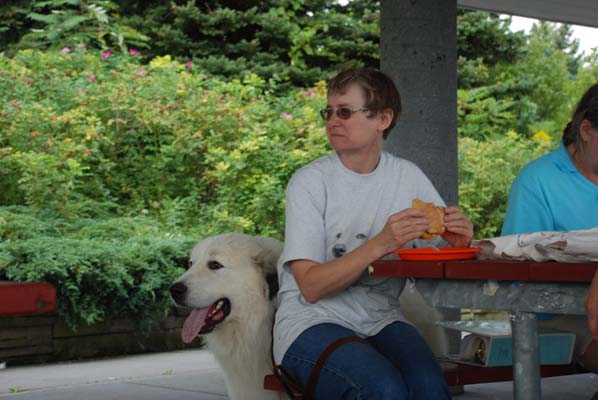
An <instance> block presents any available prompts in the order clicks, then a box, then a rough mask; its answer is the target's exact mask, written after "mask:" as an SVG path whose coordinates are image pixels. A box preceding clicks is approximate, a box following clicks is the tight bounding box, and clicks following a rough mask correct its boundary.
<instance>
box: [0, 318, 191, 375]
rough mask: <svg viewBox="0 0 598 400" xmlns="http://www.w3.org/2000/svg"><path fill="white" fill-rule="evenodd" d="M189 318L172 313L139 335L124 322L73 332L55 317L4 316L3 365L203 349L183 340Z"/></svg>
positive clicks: (0, 333)
mask: <svg viewBox="0 0 598 400" xmlns="http://www.w3.org/2000/svg"><path fill="white" fill-rule="evenodd" d="M186 316H187V313H185V312H182V311H180V310H173V311H172V312H171V314H170V315H169V316H168V317H166V318H165V319H164V320H163V321H162V322H160V324H159V326H158V327H157V328H156V329H154V331H153V332H151V333H150V334H149V335H143V334H141V333H139V332H138V331H137V329H136V328H135V325H134V324H133V323H131V322H130V321H128V320H125V319H114V320H110V321H105V322H101V323H98V324H94V325H91V326H80V327H78V328H77V330H76V331H73V330H72V329H70V328H69V327H68V326H67V325H66V324H65V323H64V321H63V320H62V319H61V318H59V317H58V316H57V315H55V314H44V315H32V316H1V317H0V363H2V362H6V363H7V364H8V365H22V364H33V363H42V362H52V361H67V360H77V359H83V358H93V357H106V356H116V355H123V354H137V353H146V352H156V351H169V350H180V349H185V348H197V347H201V346H202V341H201V340H200V339H196V340H195V341H193V342H192V343H191V344H189V345H185V344H184V343H183V342H182V340H181V336H180V332H181V327H182V326H183V322H184V320H185V318H186Z"/></svg>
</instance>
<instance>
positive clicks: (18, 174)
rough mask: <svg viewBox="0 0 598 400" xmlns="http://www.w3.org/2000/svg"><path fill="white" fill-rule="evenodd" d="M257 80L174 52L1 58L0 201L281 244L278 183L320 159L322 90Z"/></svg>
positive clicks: (65, 214) (71, 216) (198, 234)
mask: <svg viewBox="0 0 598 400" xmlns="http://www.w3.org/2000/svg"><path fill="white" fill-rule="evenodd" d="M266 86H267V85H266V82H264V81H263V80H262V79H261V78H259V77H258V76H256V75H253V74H247V75H245V76H244V78H243V79H233V80H230V81H226V82H225V81H220V80H218V79H208V77H206V75H204V74H202V73H201V71H199V70H197V69H196V67H195V66H193V65H191V64H187V65H183V64H181V63H178V62H176V61H172V59H171V58H170V56H164V57H158V58H155V59H154V60H152V61H151V62H150V63H149V64H147V65H141V64H140V61H139V57H137V56H134V55H130V54H124V55H111V56H110V57H108V58H105V59H102V58H101V57H100V53H99V52H98V53H87V52H85V51H72V52H69V53H61V52H48V53H42V52H37V51H31V50H25V51H22V52H20V53H18V54H17V55H16V57H14V58H13V59H7V58H0V100H1V101H2V106H1V107H2V108H1V109H0V124H1V125H2V130H0V155H1V157H0V189H1V191H0V205H13V204H17V205H28V206H31V207H33V208H35V209H49V210H52V211H53V212H55V213H56V214H57V215H60V216H61V217H63V218H65V219H67V220H75V219H77V218H81V217H97V216H99V215H106V214H108V215H110V213H111V212H117V213H119V214H120V215H140V214H141V213H143V214H146V215H148V216H153V217H155V218H157V219H159V220H160V221H162V222H164V223H166V224H167V226H169V228H172V229H175V228H176V229H180V230H187V231H192V232H193V235H194V236H195V237H201V236H204V235H205V234H208V233H211V232H217V231H223V230H244V231H247V232H249V233H262V234H268V235H275V236H280V233H281V232H282V229H281V224H282V220H283V208H284V206H283V200H284V193H283V190H284V187H285V185H286V182H287V180H288V178H289V177H290V175H291V174H292V173H293V172H294V170H295V169H297V168H298V167H299V166H300V165H303V164H305V163H306V162H307V161H308V160H310V159H312V158H313V157H316V156H318V155H319V154H322V153H324V152H326V151H327V147H326V140H325V134H324V130H323V126H322V123H321V121H320V120H319V116H318V114H317V111H316V110H317V109H319V108H321V107H322V105H323V104H325V100H324V88H323V87H322V85H319V86H317V87H315V88H314V89H312V90H295V91H293V92H292V93H291V94H290V95H288V96H286V97H274V96H273V95H272V94H271V93H269V92H268V91H267V90H266V89H265V88H266ZM173 225H174V226H173Z"/></svg>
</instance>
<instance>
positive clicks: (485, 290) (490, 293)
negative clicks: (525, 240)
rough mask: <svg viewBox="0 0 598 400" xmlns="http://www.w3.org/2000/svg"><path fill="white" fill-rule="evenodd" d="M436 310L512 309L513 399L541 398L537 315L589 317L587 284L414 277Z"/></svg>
mask: <svg viewBox="0 0 598 400" xmlns="http://www.w3.org/2000/svg"><path fill="white" fill-rule="evenodd" d="M415 285H416V287H417V289H418V290H419V291H420V292H421V294H422V295H423V296H424V298H425V299H426V300H427V301H428V303H429V304H430V305H432V306H436V307H448V308H479V309H487V310H499V311H509V312H510V313H511V318H510V320H511V328H512V333H513V394H514V398H515V400H540V399H541V389H540V369H539V366H540V354H539V353H540V346H539V337H538V320H537V316H536V314H535V313H546V312H548V313H556V314H578V315H583V314H584V313H585V309H584V305H583V300H584V298H585V294H586V293H587V290H588V284H587V283H558V284H557V283H548V282H519V281H484V280H444V279H416V284H415Z"/></svg>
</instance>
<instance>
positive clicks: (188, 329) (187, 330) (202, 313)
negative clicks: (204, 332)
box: [181, 307, 209, 343]
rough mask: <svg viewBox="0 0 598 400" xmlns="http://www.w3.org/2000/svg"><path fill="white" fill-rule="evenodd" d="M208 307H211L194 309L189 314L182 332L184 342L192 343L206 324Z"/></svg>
mask: <svg viewBox="0 0 598 400" xmlns="http://www.w3.org/2000/svg"><path fill="white" fill-rule="evenodd" d="M208 309H209V307H206V308H202V309H200V310H198V309H194V310H193V311H192V312H191V314H189V316H188V317H187V319H186V320H185V323H184V324H183V331H182V332H181V337H182V338H183V342H185V343H191V341H192V340H193V339H195V337H196V336H197V334H198V333H199V331H200V330H201V328H202V327H203V326H204V324H205V319H206V315H208Z"/></svg>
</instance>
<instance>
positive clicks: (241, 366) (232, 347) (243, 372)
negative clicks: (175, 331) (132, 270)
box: [170, 233, 447, 400]
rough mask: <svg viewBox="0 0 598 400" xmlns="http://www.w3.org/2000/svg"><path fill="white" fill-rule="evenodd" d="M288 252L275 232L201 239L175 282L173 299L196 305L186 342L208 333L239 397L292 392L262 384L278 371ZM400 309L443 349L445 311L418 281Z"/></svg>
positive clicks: (258, 399) (260, 398)
mask: <svg viewBox="0 0 598 400" xmlns="http://www.w3.org/2000/svg"><path fill="white" fill-rule="evenodd" d="M281 252H282V243H280V242H279V241H277V240H275V239H272V238H266V237H259V236H251V235H246V234H241V233H225V234H220V235H215V236H211V237H208V238H206V239H203V240H201V241H200V242H198V243H197V244H196V245H195V247H194V248H193V250H192V251H191V257H190V261H189V266H190V268H189V270H188V271H187V272H185V273H184V274H183V275H182V276H181V277H180V278H178V279H177V280H176V281H175V282H174V283H173V284H172V286H171V287H170V294H171V296H172V299H173V300H174V302H175V303H176V304H177V305H178V306H182V307H187V308H191V310H192V311H191V313H190V315H189V317H188V318H187V320H186V321H185V323H184V325H183V329H182V338H183V341H184V342H186V343H189V342H191V341H192V340H193V339H194V338H195V337H196V336H198V335H205V341H206V344H207V347H208V349H209V350H210V351H212V353H213V354H214V357H215V358H216V360H217V361H218V363H219V364H220V366H221V367H222V369H223V371H224V376H225V382H226V388H227V391H228V395H229V397H230V398H231V399H232V400H268V399H280V398H285V397H284V396H282V395H281V394H279V393H276V392H272V391H265V390H264V389H263V382H264V376H265V375H268V374H272V358H271V352H272V325H273V320H274V312H275V304H276V293H277V291H278V284H277V275H276V262H277V261H278V257H279V256H280V254H281ZM401 308H402V309H403V313H404V314H405V317H406V318H407V319H409V320H410V321H411V322H412V323H413V324H414V325H416V327H417V328H418V329H419V330H420V332H421V333H422V335H423V336H424V338H426V340H427V341H428V343H429V344H430V346H431V347H432V349H433V350H434V352H435V353H436V354H441V353H444V352H445V350H446V348H447V341H446V337H445V335H444V331H443V330H442V328H439V327H438V326H436V325H435V321H437V320H439V319H440V318H441V315H440V313H438V311H436V310H434V309H433V308H431V307H429V306H428V305H427V304H426V302H425V301H424V300H423V298H422V297H421V295H420V294H419V293H418V292H417V291H416V290H415V288H414V287H413V286H412V285H407V287H406V288H405V290H404V291H403V294H402V295H401Z"/></svg>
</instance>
